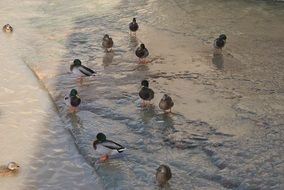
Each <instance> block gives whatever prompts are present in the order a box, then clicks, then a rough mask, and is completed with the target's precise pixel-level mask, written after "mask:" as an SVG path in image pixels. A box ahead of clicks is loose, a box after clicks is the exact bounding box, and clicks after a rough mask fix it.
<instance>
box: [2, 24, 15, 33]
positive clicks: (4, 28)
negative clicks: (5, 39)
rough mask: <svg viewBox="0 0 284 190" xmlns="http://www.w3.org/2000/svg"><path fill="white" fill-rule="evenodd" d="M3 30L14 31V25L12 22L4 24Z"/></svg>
mask: <svg viewBox="0 0 284 190" xmlns="http://www.w3.org/2000/svg"><path fill="white" fill-rule="evenodd" d="M3 32H6V33H11V32H13V27H12V26H11V25H10V24H5V25H4V26H3Z"/></svg>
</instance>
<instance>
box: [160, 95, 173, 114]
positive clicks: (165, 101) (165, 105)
mask: <svg viewBox="0 0 284 190" xmlns="http://www.w3.org/2000/svg"><path fill="white" fill-rule="evenodd" d="M173 106H174V102H173V100H172V98H171V97H170V96H169V95H167V94H165V95H164V96H163V98H162V99H161V101H160V103H159V108H160V109H162V110H164V111H165V112H171V109H172V107H173ZM168 110H169V111H168Z"/></svg>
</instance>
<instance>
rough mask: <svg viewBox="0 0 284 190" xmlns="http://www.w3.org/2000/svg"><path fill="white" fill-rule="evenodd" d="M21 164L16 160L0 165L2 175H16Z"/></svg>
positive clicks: (0, 174)
mask: <svg viewBox="0 0 284 190" xmlns="http://www.w3.org/2000/svg"><path fill="white" fill-rule="evenodd" d="M19 168H20V166H19V165H18V164H17V163H16V162H10V163H8V165H2V166H0V176H15V175H17V174H18V173H19Z"/></svg>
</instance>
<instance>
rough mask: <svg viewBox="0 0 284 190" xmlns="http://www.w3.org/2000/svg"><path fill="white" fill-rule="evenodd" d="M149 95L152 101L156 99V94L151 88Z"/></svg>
mask: <svg viewBox="0 0 284 190" xmlns="http://www.w3.org/2000/svg"><path fill="white" fill-rule="evenodd" d="M149 95H150V97H149V99H150V100H152V99H154V95H155V93H154V91H153V90H152V89H151V88H149Z"/></svg>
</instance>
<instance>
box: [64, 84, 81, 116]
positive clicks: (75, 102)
mask: <svg viewBox="0 0 284 190" xmlns="http://www.w3.org/2000/svg"><path fill="white" fill-rule="evenodd" d="M64 99H65V101H67V102H68V105H70V107H69V112H70V113H74V112H77V111H79V109H78V106H79V105H80V103H81V99H80V97H79V94H78V91H77V90H76V89H72V90H71V91H70V94H69V96H66V97H65V98H64Z"/></svg>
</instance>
